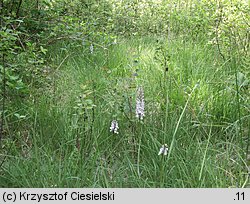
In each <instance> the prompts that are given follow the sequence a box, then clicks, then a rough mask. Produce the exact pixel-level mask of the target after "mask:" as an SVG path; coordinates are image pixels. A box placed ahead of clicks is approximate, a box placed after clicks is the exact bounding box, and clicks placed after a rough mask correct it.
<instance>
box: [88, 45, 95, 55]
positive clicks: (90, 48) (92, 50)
mask: <svg viewBox="0 0 250 204" xmlns="http://www.w3.org/2000/svg"><path fill="white" fill-rule="evenodd" d="M89 50H90V53H91V54H93V52H94V46H93V44H91V45H90V47H89Z"/></svg>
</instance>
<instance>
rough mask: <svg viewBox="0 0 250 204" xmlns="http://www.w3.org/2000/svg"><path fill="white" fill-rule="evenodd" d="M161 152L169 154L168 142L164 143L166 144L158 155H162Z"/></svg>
mask: <svg viewBox="0 0 250 204" xmlns="http://www.w3.org/2000/svg"><path fill="white" fill-rule="evenodd" d="M161 154H163V155H164V156H166V155H167V154H168V146H167V144H164V145H162V146H161V148H160V151H159V153H158V155H161Z"/></svg>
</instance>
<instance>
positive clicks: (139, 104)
mask: <svg viewBox="0 0 250 204" xmlns="http://www.w3.org/2000/svg"><path fill="white" fill-rule="evenodd" d="M144 105H145V103H144V93H143V89H142V87H139V88H138V89H137V97H136V110H135V112H136V117H137V118H139V119H140V120H142V119H143V117H144Z"/></svg>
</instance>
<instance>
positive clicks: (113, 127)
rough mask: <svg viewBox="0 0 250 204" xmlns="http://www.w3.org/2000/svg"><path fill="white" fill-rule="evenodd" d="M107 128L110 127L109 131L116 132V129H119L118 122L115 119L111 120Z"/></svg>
mask: <svg viewBox="0 0 250 204" xmlns="http://www.w3.org/2000/svg"><path fill="white" fill-rule="evenodd" d="M109 129H110V132H113V133H116V134H118V129H119V126H118V122H117V121H116V120H113V121H112V122H111V126H110V128H109Z"/></svg>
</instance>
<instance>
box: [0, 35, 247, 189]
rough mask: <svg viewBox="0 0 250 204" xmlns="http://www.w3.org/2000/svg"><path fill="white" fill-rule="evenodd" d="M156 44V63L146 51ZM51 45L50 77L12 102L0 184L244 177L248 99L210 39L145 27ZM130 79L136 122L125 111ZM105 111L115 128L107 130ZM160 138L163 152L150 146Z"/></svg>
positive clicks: (138, 183) (173, 182)
mask: <svg viewBox="0 0 250 204" xmlns="http://www.w3.org/2000/svg"><path fill="white" fill-rule="evenodd" d="M159 46H162V48H161V49H162V50H161V52H162V53H161V54H162V56H163V55H167V56H168V61H167V63H168V66H169V70H168V72H166V73H165V67H163V66H162V65H161V63H160V61H161V59H156V57H155V56H156V50H157V47H158V48H159ZM61 48H64V49H61ZM51 50H52V51H51V53H49V54H51V56H50V60H51V64H50V66H51V67H54V69H52V71H51V73H50V74H49V75H50V78H51V81H52V82H51V84H50V86H48V87H41V89H40V90H37V93H36V98H35V100H33V102H32V100H30V102H29V103H28V104H26V106H24V105H21V106H22V107H23V109H22V111H23V114H25V115H26V116H27V117H26V118H25V119H23V120H21V121H20V120H18V121H17V122H16V123H14V124H9V125H10V126H14V127H15V128H14V129H13V132H12V133H11V134H10V135H12V138H14V140H13V142H12V141H10V140H7V139H6V140H4V146H5V149H6V150H8V151H6V152H5V153H4V155H6V161H5V162H4V164H3V166H2V169H1V170H0V186H1V187H246V186H247V185H249V183H248V172H247V164H246V160H245V156H244V154H243V153H242V152H243V150H244V149H243V148H245V146H246V142H245V141H246V138H247V136H248V134H249V130H248V129H247V128H248V126H247V125H248V121H249V105H247V100H249V99H247V97H246V93H245V92H244V90H237V89H236V87H235V85H234V82H235V79H234V78H233V76H234V68H235V67H233V64H232V63H231V62H226V63H222V62H221V59H220V57H219V55H218V53H217V52H216V49H215V48H214V47H211V46H209V45H206V44H205V43H194V42H190V41H183V40H181V39H179V40H177V39H173V40H172V41H170V42H166V41H165V40H164V39H160V41H159V43H157V42H156V39H153V38H149V37H148V38H146V37H145V38H140V39H127V40H125V39H121V40H119V41H118V44H116V45H112V46H110V47H108V49H105V50H104V49H102V48H100V47H98V46H95V47H94V53H93V54H90V53H89V49H88V47H81V46H79V47H78V48H74V49H73V48H71V45H70V44H69V43H66V42H65V43H60V44H58V45H57V46H55V47H53V49H51ZM160 56H161V55H160ZM135 73H137V74H138V76H134V74H135ZM231 78H232V81H230V80H229V79H231ZM138 86H142V87H143V89H144V92H145V93H144V96H145V110H146V113H145V118H144V119H143V121H142V122H141V121H138V120H137V118H136V117H135V97H136V87H138ZM236 93H238V94H239V95H238V96H237V94H236ZM79 96H82V99H80V98H79ZM239 96H240V97H241V98H243V99H244V100H246V101H244V100H239ZM248 104H249V103H248ZM239 111H240V112H241V114H240V117H241V118H240V122H239ZM113 119H117V120H118V122H119V134H118V135H114V134H112V133H110V132H109V127H110V123H111V121H112V120H113ZM239 127H241V128H239ZM10 132H11V131H10ZM242 141H243V142H244V144H243V146H242ZM165 143H167V144H168V146H169V148H170V151H169V154H168V156H166V157H164V156H158V152H159V149H160V147H161V145H162V144H165ZM2 156H3V155H2Z"/></svg>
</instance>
